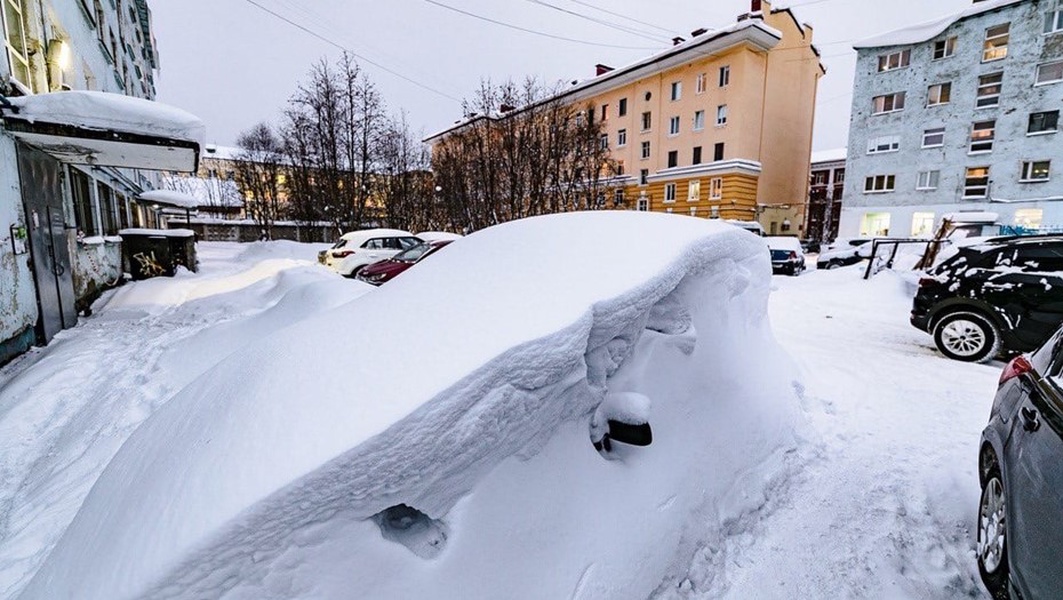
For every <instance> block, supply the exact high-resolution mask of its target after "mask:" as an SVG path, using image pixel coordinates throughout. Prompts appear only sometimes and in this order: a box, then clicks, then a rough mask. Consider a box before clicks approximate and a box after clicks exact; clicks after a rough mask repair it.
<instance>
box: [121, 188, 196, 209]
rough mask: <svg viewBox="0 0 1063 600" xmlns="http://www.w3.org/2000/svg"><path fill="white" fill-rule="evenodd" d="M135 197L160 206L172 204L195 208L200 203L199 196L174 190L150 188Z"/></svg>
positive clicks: (179, 206)
mask: <svg viewBox="0 0 1063 600" xmlns="http://www.w3.org/2000/svg"><path fill="white" fill-rule="evenodd" d="M136 199H137V200H138V201H140V202H150V203H151V204H158V205H160V206H174V207H177V208H184V209H196V208H199V204H200V202H199V198H196V197H195V196H191V195H189V194H185V193H184V192H178V191H175V190H151V191H150V192H143V193H141V194H140V195H138V196H137V197H136Z"/></svg>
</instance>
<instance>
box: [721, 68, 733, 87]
mask: <svg viewBox="0 0 1063 600" xmlns="http://www.w3.org/2000/svg"><path fill="white" fill-rule="evenodd" d="M719 84H720V87H722V88H725V87H727V86H729V85H731V65H724V66H722V67H720V77H719Z"/></svg>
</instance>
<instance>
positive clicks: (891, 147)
mask: <svg viewBox="0 0 1063 600" xmlns="http://www.w3.org/2000/svg"><path fill="white" fill-rule="evenodd" d="M883 146H885V148H884V149H883ZM900 149H901V136H899V135H880V136H878V137H873V138H870V139H868V140H867V153H868V154H888V153H890V152H898V151H900Z"/></svg>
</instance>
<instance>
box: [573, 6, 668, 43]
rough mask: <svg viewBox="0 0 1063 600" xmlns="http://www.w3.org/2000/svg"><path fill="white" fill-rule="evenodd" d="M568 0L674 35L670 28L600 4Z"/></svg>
mask: <svg viewBox="0 0 1063 600" xmlns="http://www.w3.org/2000/svg"><path fill="white" fill-rule="evenodd" d="M568 1H569V2H571V3H573V4H579V5H580V6H586V7H587V8H593V9H594V10H600V11H602V12H603V13H605V14H607V15H612V16H614V17H620V18H621V19H627V20H628V21H631V22H632V23H638V24H639V25H645V26H647V27H652V28H653V29H657V30H659V31H663V32H664V33H667V34H668V35H670V36H671V35H675V31H673V30H671V29H667V28H665V27H660V26H658V25H654V24H653V23H647V22H646V21H639V20H638V19H635V18H632V17H629V16H627V15H622V14H620V13H618V12H613V11H611V10H608V9H605V8H602V7H600V6H595V5H593V4H591V3H589V2H582V1H581V0H568Z"/></svg>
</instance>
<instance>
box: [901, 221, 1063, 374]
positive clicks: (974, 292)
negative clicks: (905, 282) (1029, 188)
mask: <svg viewBox="0 0 1063 600" xmlns="http://www.w3.org/2000/svg"><path fill="white" fill-rule="evenodd" d="M1061 322H1063V236H1061V235H1049V236H1027V237H998V238H991V239H989V240H988V241H986V242H984V243H981V244H977V245H973V246H965V247H960V248H957V250H956V253H955V254H953V255H952V256H951V257H949V258H948V259H946V260H944V261H942V262H941V263H940V264H939V265H938V266H936V267H934V268H933V269H931V270H930V271H929V272H928V275H927V276H926V277H923V278H921V279H920V280H919V290H918V292H916V295H915V299H914V300H913V301H912V313H911V323H912V325H914V326H915V327H918V328H919V329H922V330H923V331H926V332H928V333H930V334H931V335H933V336H934V343H935V344H936V345H937V347H938V350H940V351H941V353H942V354H944V355H945V356H947V357H949V358H954V359H956V360H963V361H971V362H982V361H986V360H989V359H991V358H993V357H994V356H996V355H997V354H998V352H999V351H1000V350H1004V351H1007V352H1009V353H1014V352H1028V351H1030V350H1033V349H1034V348H1037V347H1038V346H1040V345H1041V344H1042V343H1043V342H1044V341H1045V339H1047V338H1048V336H1050V335H1052V332H1053V331H1055V330H1056V328H1057V327H1059V325H1060V323H1061Z"/></svg>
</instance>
